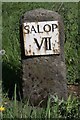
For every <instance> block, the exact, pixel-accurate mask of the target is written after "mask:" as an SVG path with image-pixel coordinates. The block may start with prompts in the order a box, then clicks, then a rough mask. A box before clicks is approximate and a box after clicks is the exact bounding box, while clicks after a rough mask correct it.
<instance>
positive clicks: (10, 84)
mask: <svg viewBox="0 0 80 120" xmlns="http://www.w3.org/2000/svg"><path fill="white" fill-rule="evenodd" d="M15 84H16V85H17V90H16V91H17V93H16V94H17V100H21V99H22V98H23V92H22V80H21V69H19V68H16V67H15V66H13V65H12V64H10V63H4V62H3V64H2V90H3V93H7V94H8V97H9V98H10V99H14V87H15Z"/></svg>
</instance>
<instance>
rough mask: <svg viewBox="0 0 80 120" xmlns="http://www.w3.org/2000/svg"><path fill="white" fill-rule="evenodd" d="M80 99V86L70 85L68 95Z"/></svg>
mask: <svg viewBox="0 0 80 120" xmlns="http://www.w3.org/2000/svg"><path fill="white" fill-rule="evenodd" d="M70 94H71V95H72V96H75V97H78V98H80V85H74V84H68V95H70Z"/></svg>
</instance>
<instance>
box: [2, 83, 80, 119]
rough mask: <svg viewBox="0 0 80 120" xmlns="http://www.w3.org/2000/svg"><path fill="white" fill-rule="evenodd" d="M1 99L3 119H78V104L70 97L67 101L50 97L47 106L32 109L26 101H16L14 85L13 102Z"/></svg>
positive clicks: (79, 106) (75, 99)
mask: <svg viewBox="0 0 80 120" xmlns="http://www.w3.org/2000/svg"><path fill="white" fill-rule="evenodd" d="M6 99H7V98H5V100H4V99H3V104H4V107H5V111H4V112H3V118H14V119H15V118H22V119H23V118H30V119H31V118H35V119H36V118H39V119H40V120H42V119H43V118H44V119H45V120H46V119H52V118H71V119H72V118H75V119H79V118H80V103H79V100H78V99H77V98H75V97H74V98H73V97H72V96H71V95H70V96H69V97H68V99H67V101H64V100H63V99H62V100H59V98H58V96H51V97H49V98H48V101H47V106H46V107H45V108H44V107H41V108H40V107H38V106H36V107H34V106H30V104H29V100H28V101H24V102H22V101H17V99H16V84H15V89H14V100H9V99H8V100H7V103H6V104H5V101H6Z"/></svg>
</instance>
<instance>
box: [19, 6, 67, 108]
mask: <svg viewBox="0 0 80 120" xmlns="http://www.w3.org/2000/svg"><path fill="white" fill-rule="evenodd" d="M64 39H65V37H64V26H63V21H62V18H61V16H60V15H59V14H58V13H57V12H54V11H50V10H46V9H41V8H40V9H35V10H31V11H27V12H26V13H25V14H24V15H23V16H22V17H21V21H20V40H21V41H20V42H21V57H22V81H23V96H24V99H29V101H30V103H31V105H35V106H39V105H42V104H46V102H47V99H48V96H54V95H58V97H59V99H61V98H63V99H66V98H67V81H66V66H65V57H64Z"/></svg>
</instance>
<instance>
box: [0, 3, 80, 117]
mask: <svg viewBox="0 0 80 120" xmlns="http://www.w3.org/2000/svg"><path fill="white" fill-rule="evenodd" d="M36 8H45V9H49V10H52V11H53V10H54V11H56V12H58V13H59V14H60V15H61V16H62V18H63V21H64V29H65V44H64V50H65V51H64V52H65V59H66V67H67V81H68V82H69V83H75V82H79V80H80V64H79V61H80V40H79V36H78V20H79V19H78V3H56V2H53V3H49V2H48V3H33V2H32V3H19V2H16V3H13V2H12V3H8V2H5V3H3V4H2V26H3V32H2V47H3V49H4V50H5V52H6V53H5V55H4V56H3V75H2V77H3V81H2V82H3V91H4V93H7V94H8V95H4V97H3V105H4V107H5V111H4V112H3V113H2V114H1V116H3V118H14V119H15V118H39V119H42V118H44V119H47V118H79V117H80V103H79V101H78V100H77V98H74V99H72V97H71V96H69V98H68V100H67V101H64V100H63V99H62V100H59V99H58V97H57V96H53V97H52V98H51V97H49V99H48V101H47V107H46V108H39V107H34V106H30V105H29V101H25V102H23V101H20V102H19V101H17V99H16V97H17V95H18V94H19V93H18V91H20V87H21V79H20V78H21V76H20V74H21V50H20V36H19V20H20V17H21V16H22V14H23V13H25V12H26V11H29V10H33V9H36ZM11 92H12V93H11ZM8 96H9V97H10V98H12V96H14V99H13V100H11V101H10V100H9V99H8ZM51 100H53V104H51Z"/></svg>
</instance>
